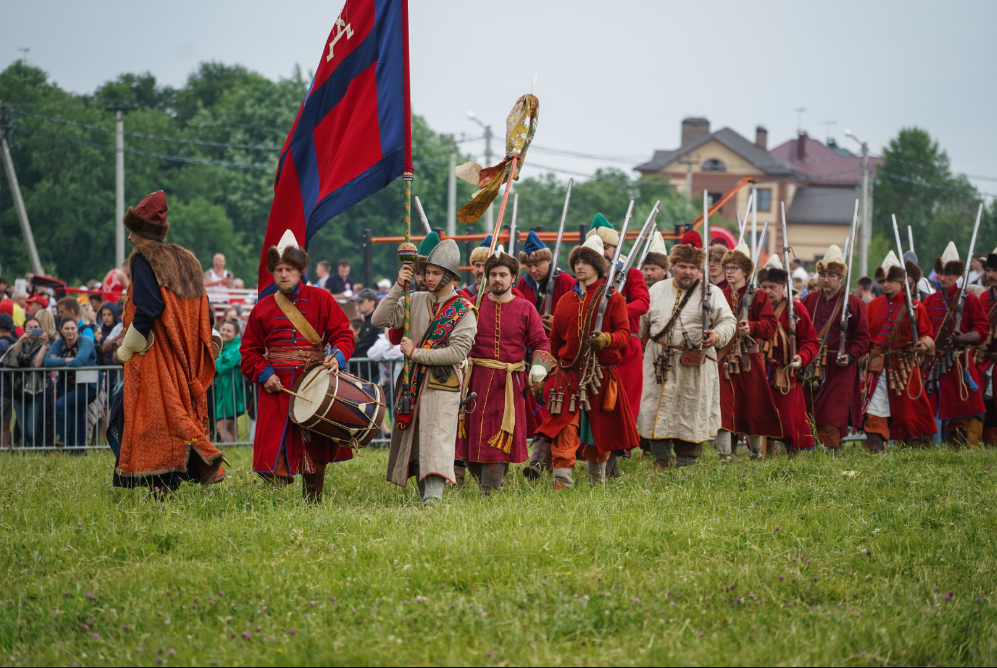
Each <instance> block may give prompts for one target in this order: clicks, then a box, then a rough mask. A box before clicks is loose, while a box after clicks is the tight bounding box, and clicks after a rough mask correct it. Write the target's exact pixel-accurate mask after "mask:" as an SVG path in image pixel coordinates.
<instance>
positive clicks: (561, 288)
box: [516, 271, 577, 315]
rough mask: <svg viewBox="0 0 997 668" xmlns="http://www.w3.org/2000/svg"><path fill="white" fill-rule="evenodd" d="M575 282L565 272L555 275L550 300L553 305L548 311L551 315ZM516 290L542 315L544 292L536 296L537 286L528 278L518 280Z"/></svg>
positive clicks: (544, 299) (544, 302)
mask: <svg viewBox="0 0 997 668" xmlns="http://www.w3.org/2000/svg"><path fill="white" fill-rule="evenodd" d="M576 282H577V281H575V279H574V277H573V276H572V275H571V274H569V273H568V272H566V271H559V272H558V273H557V278H556V279H554V296H553V298H552V301H553V302H554V303H553V305H552V306H551V309H550V312H551V313H553V312H554V311H555V310H557V305H558V303H559V302H560V301H561V297H563V296H564V295H566V294H568V293H569V292H571V288H573V287H575V283H576ZM516 288H517V289H518V290H519V291H520V292H521V293H522V294H523V298H524V299H525V300H526V301H528V302H530V303H531V304H533V307H534V308H535V309H536V310H537V312H538V313H540V314H541V315H542V314H543V312H544V306H545V305H546V301H547V298H546V292H542V293H540V294H537V290H538V289H539V286H538V285H537V284H536V283H535V282H534V281H533V279H532V278H530V277H529V276H523V277H522V278H521V279H519V283H518V284H517V285H516Z"/></svg>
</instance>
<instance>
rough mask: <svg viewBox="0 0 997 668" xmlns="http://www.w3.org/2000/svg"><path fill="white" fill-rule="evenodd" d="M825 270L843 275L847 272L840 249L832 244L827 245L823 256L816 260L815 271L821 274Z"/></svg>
mask: <svg viewBox="0 0 997 668" xmlns="http://www.w3.org/2000/svg"><path fill="white" fill-rule="evenodd" d="M825 272H831V273H832V274H837V275H839V276H844V275H845V274H846V273H848V267H847V266H846V265H845V256H844V254H842V252H841V249H840V248H838V247H837V246H836V245H834V244H832V245H830V246H828V248H827V252H825V253H824V258H823V259H822V260H818V261H817V273H818V274H823V273H825Z"/></svg>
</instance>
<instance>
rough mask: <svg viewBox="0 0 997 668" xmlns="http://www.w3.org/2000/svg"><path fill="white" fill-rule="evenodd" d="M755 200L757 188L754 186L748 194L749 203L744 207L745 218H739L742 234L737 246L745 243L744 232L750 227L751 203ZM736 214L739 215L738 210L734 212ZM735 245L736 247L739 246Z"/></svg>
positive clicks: (738, 223)
mask: <svg viewBox="0 0 997 668" xmlns="http://www.w3.org/2000/svg"><path fill="white" fill-rule="evenodd" d="M754 201H755V190H754V189H753V188H752V190H751V193H750V194H749V195H748V205H747V206H746V207H744V219H743V220H742V219H741V218H738V219H737V226H738V227H739V228H740V231H739V232H740V236H739V237H738V239H737V246H740V245H741V244H742V243H744V233H745V231H746V230H747V229H748V214H750V213H751V203H752V202H754ZM734 216H735V217H737V211H735V212H734ZM737 246H735V248H736V247H737Z"/></svg>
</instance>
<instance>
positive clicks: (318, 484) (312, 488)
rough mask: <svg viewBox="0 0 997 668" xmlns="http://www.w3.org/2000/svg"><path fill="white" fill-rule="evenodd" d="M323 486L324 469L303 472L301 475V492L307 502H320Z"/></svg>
mask: <svg viewBox="0 0 997 668" xmlns="http://www.w3.org/2000/svg"><path fill="white" fill-rule="evenodd" d="M323 487H325V471H322V472H321V473H305V474H303V475H302V476H301V493H302V495H303V496H304V497H305V501H307V502H308V503H322V488H323Z"/></svg>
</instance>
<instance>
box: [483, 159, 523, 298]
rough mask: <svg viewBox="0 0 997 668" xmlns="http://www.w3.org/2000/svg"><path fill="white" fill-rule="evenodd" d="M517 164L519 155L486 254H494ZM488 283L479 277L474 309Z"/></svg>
mask: <svg viewBox="0 0 997 668" xmlns="http://www.w3.org/2000/svg"><path fill="white" fill-rule="evenodd" d="M518 162H519V154H518V153H517V154H515V155H513V156H512V165H511V167H510V169H509V180H508V181H506V182H505V193H504V194H503V195H502V206H501V207H499V213H498V220H496V221H495V230H494V231H493V232H492V245H491V247H490V248H489V249H488V254H489V255H491V254H492V253H494V252H495V247H496V246H497V245H498V236H499V230H501V229H502V216H503V215H504V214H505V205H506V203H508V201H509V190H511V189H512V177H513V175H514V174H515V173H516V163H518ZM487 281H488V277H487V276H482V277H481V283H480V284H479V285H478V300H477V303H476V304H475V306H476V307H480V306H481V296H482V295H483V294H485V283H486V282H487Z"/></svg>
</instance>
